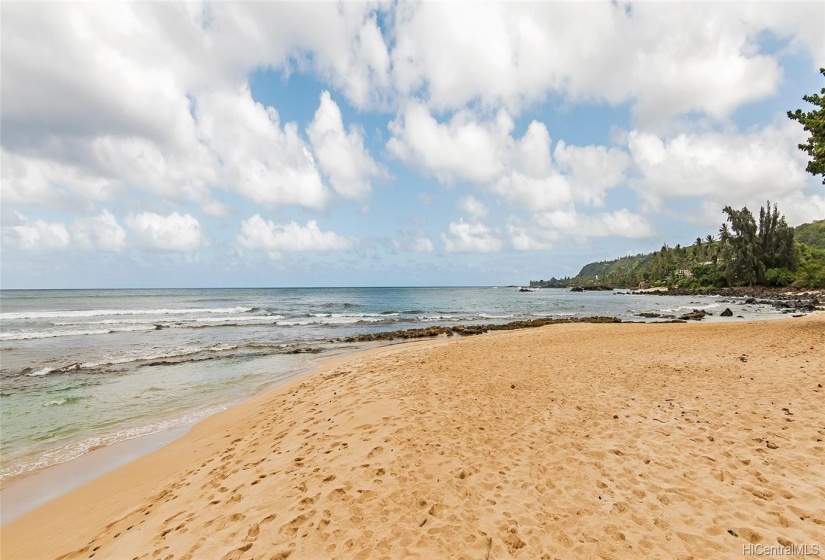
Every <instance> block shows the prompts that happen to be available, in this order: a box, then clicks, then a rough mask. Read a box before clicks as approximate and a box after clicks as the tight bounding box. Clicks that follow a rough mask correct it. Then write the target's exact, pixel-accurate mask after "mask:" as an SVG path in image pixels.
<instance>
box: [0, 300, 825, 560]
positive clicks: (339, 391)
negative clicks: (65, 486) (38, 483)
mask: <svg viewBox="0 0 825 560" xmlns="http://www.w3.org/2000/svg"><path fill="white" fill-rule="evenodd" d="M823 348H825V315H823V314H822V313H819V314H814V315H810V316H807V317H803V318H799V319H790V318H789V319H780V320H772V321H757V322H739V323H727V324H722V323H712V324H559V325H548V326H545V327H541V328H536V329H526V330H517V331H506V332H495V333H489V334H485V335H482V336H477V337H453V338H449V339H448V338H446V337H444V338H439V339H436V340H430V341H424V342H413V343H407V344H402V345H396V346H390V347H383V348H378V349H374V350H370V351H367V352H364V353H359V354H355V355H351V356H347V357H344V358H337V359H334V360H330V361H329V362H326V363H325V364H324V365H323V366H322V367H321V368H319V369H318V370H316V371H314V372H312V373H310V374H307V375H305V376H304V377H301V378H300V379H298V380H296V381H294V382H292V383H290V384H289V385H286V386H283V387H280V388H277V389H275V390H272V391H270V392H268V393H266V394H263V395H260V396H258V397H256V398H254V399H252V400H250V401H248V402H246V403H243V404H241V405H238V406H235V407H233V408H231V409H229V410H227V411H225V412H222V413H219V414H217V415H215V416H213V417H210V418H208V419H207V420H205V421H203V422H201V423H200V424H198V425H197V426H195V427H194V428H193V429H192V430H191V431H190V432H189V433H188V434H187V435H185V436H184V437H182V438H181V439H179V440H177V441H175V442H174V443H172V444H171V445H169V446H167V447H165V448H163V449H161V450H159V451H157V452H155V453H152V454H150V455H148V456H145V457H143V458H141V459H138V460H137V461H134V462H133V463H130V464H128V465H127V466H125V467H123V468H121V469H119V470H117V471H115V472H112V473H110V474H108V475H105V476H103V477H101V478H99V479H97V480H95V481H93V482H92V483H90V484H88V485H86V486H84V487H82V488H80V489H78V490H76V491H74V492H72V493H70V494H67V495H66V496H63V497H61V498H58V499H56V500H54V501H52V502H50V503H48V504H46V505H45V506H43V507H41V508H39V509H37V510H35V511H33V512H31V513H29V514H27V515H25V516H23V517H21V518H20V519H18V520H15V521H12V522H10V523H9V524H7V525H5V526H4V527H3V529H2V549H1V550H2V557H3V558H8V559H13V558H14V559H18V558H21V559H27V558H63V559H74V558H95V559H100V558H117V559H120V558H124V559H131V558H147V559H149V558H158V559H162V558H175V559H183V558H193V559H194V558H215V559H220V558H226V559H230V558H259V559H274V558H290V559H299V558H311V559H314V558H427V559H430V558H467V559H485V558H488V559H501V558H531V559H532V558H711V557H713V558H741V557H742V554H743V550H745V548H743V547H746V546H748V545H753V544H759V545H765V546H766V547H767V546H770V547H776V546H780V547H782V546H791V545H818V546H819V550H820V551H821V552H820V553H821V554H825V548H823V547H825V460H823V457H825V442H823V440H825V407H823V402H825V388H823V385H825V355H823V351H822V349H823ZM809 550H810V549H809Z"/></svg>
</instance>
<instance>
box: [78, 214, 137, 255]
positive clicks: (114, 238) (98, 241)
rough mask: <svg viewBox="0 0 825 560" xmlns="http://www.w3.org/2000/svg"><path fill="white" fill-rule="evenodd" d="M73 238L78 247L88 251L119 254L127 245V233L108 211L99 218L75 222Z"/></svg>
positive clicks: (80, 219) (81, 219) (98, 216)
mask: <svg viewBox="0 0 825 560" xmlns="http://www.w3.org/2000/svg"><path fill="white" fill-rule="evenodd" d="M72 237H73V239H74V242H75V243H76V244H77V246H79V247H80V248H81V249H85V250H87V251H89V250H94V249H96V250H98V251H105V252H117V251H121V250H122V249H123V248H124V247H125V245H126V232H125V231H124V230H123V228H122V227H120V224H118V223H117V220H116V219H115V217H114V216H113V215H112V214H111V212H109V211H108V210H103V211H102V212H101V213H100V214H99V215H97V216H92V217H89V218H79V219H77V220H75V222H74V223H73V224H72Z"/></svg>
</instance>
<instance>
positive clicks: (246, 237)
mask: <svg viewBox="0 0 825 560" xmlns="http://www.w3.org/2000/svg"><path fill="white" fill-rule="evenodd" d="M237 242H238V244H239V245H240V246H241V247H243V248H245V249H251V250H253V251H264V252H266V253H267V254H268V255H269V256H270V258H273V259H277V258H279V257H280V253H282V252H307V251H319V252H329V251H347V250H349V249H352V248H353V247H354V246H355V242H354V241H353V240H352V239H348V238H346V237H343V236H341V235H338V234H337V233H335V232H334V231H322V230H321V229H320V228H319V227H318V224H317V222H316V221H315V220H309V221H308V222H307V224H306V226H302V225H300V224H298V223H296V222H289V223H288V224H276V223H275V222H273V221H271V220H264V219H263V218H262V217H261V216H260V214H255V215H254V216H252V217H251V218H249V219H248V220H244V221H242V222H241V231H240V232H239V233H238V235H237Z"/></svg>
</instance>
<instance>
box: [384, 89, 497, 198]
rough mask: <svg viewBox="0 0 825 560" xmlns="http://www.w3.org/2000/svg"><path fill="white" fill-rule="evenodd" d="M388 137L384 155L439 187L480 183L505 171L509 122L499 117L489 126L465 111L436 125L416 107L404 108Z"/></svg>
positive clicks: (414, 104) (422, 107)
mask: <svg viewBox="0 0 825 560" xmlns="http://www.w3.org/2000/svg"><path fill="white" fill-rule="evenodd" d="M389 128H390V132H391V133H392V134H393V137H392V138H390V140H389V141H388V142H387V150H388V151H389V152H390V154H392V155H393V156H395V157H396V158H398V159H399V160H401V161H403V162H404V163H407V164H410V165H414V166H418V167H420V168H422V169H424V170H425V171H426V172H428V173H430V174H432V175H434V176H435V177H437V178H438V179H439V180H440V181H441V182H443V183H447V184H450V183H453V182H456V181H472V182H476V183H483V182H487V181H491V180H493V179H495V178H496V177H497V176H499V175H500V174H501V173H502V172H503V171H504V170H505V167H506V164H505V162H504V161H502V155H503V154H502V152H503V150H504V148H505V146H503V144H506V143H507V142H508V139H509V137H508V135H509V133H510V131H511V130H512V128H513V122H512V120H511V119H510V117H509V116H508V115H507V114H506V113H505V112H503V111H502V112H501V113H500V118H499V119H498V120H497V121H495V122H486V123H485V122H479V121H478V120H477V119H476V118H475V117H474V115H472V113H470V112H468V111H459V112H457V113H456V114H455V115H454V116H453V117H452V119H450V121H449V122H447V123H439V122H438V121H437V120H436V119H435V118H434V117H433V116H432V115H431V114H430V111H429V109H428V108H427V107H426V106H424V105H423V104H421V103H410V104H409V105H408V106H407V107H406V109H405V110H404V112H403V113H402V114H401V115H400V116H399V118H397V119H396V120H395V121H393V122H392V123H390V126H389Z"/></svg>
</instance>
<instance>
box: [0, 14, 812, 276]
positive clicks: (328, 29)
mask: <svg viewBox="0 0 825 560" xmlns="http://www.w3.org/2000/svg"><path fill="white" fill-rule="evenodd" d="M0 10H2V19H0V24H1V25H2V37H1V38H0V40H2V68H0V70H2V76H3V79H2V82H0V88H1V89H2V91H0V93H1V94H2V99H0V101H2V103H1V104H0V124H1V125H2V129H0V148H2V154H0V155H2V166H0V186H1V187H2V191H1V192H2V214H1V215H0V217H1V218H2V254H1V257H0V258H2V263H0V264H2V267H1V268H0V280H2V287H3V288H83V287H188V286H191V287H210V286H214V287H224V286H227V287H230V286H338V285H340V286H376V285H501V284H521V283H526V282H527V281H528V280H531V279H538V278H549V277H550V276H557V277H561V276H565V275H571V276H572V275H575V274H576V273H577V272H578V270H579V269H580V268H581V266H582V265H584V264H586V263H587V262H590V261H593V260H602V259H608V258H614V257H618V256H621V255H625V254H632V253H637V252H648V251H652V250H656V249H658V248H659V247H661V246H662V244H663V243H668V244H670V245H675V244H676V243H683V244H684V243H690V242H691V241H692V240H693V239H695V238H696V237H697V236H702V237H704V236H705V235H707V234H708V233H714V232H716V231H717V229H718V227H719V225H720V224H721V221H722V213H721V208H722V206H724V205H726V204H730V205H732V206H736V207H741V206H743V205H747V206H748V207H750V208H756V207H758V206H759V205H760V204H763V203H764V201H765V200H766V199H768V198H770V200H771V201H774V202H777V203H778V204H779V207H780V209H781V210H782V211H783V212H784V213H785V214H786V216H787V217H788V220H789V222H790V223H791V224H798V223H802V222H806V221H810V220H812V219H821V218H823V217H825V196H823V194H824V193H823V187H822V184H821V182H820V181H818V180H817V179H815V178H813V177H810V176H809V175H807V174H806V173H805V172H804V168H805V163H806V156H805V154H803V153H802V152H800V151H799V150H798V149H797V148H796V145H797V144H798V143H799V142H801V141H804V138H805V133H804V131H802V129H801V126H800V125H798V124H797V123H794V122H791V121H789V120H788V119H787V118H786V117H785V112H786V111H787V110H788V109H795V108H797V107H802V106H803V105H804V103H803V102H802V100H801V97H802V95H804V94H806V93H811V92H814V91H818V90H819V89H820V88H821V87H822V85H823V84H822V80H821V77H820V76H819V73H818V69H819V67H821V66H823V65H825V41H823V39H822V37H825V5H823V4H822V3H821V2H796V3H795V2H776V3H771V2H755V3H746V2H737V3H720V4H703V5H702V8H701V9H697V7H696V5H695V4H691V3H664V4H661V3H652V2H644V3H615V2H614V3H590V2H588V3H569V2H567V3H554V2H542V3H518V4H517V3H503V4H497V3H492V2H491V3H483V4H468V3H456V2H428V3H423V4H422V3H403V2H402V3H394V4H389V3H355V2H346V3H342V4H336V3H332V2H325V3H287V2H280V3H268V2H255V3H232V2H220V3H186V4H176V3H171V2H169V3H133V4H130V3H118V4H104V3H84V4H79V3H78V4H75V3H71V2H65V3H59V4H46V3H3V4H2V6H1V7H0Z"/></svg>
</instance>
